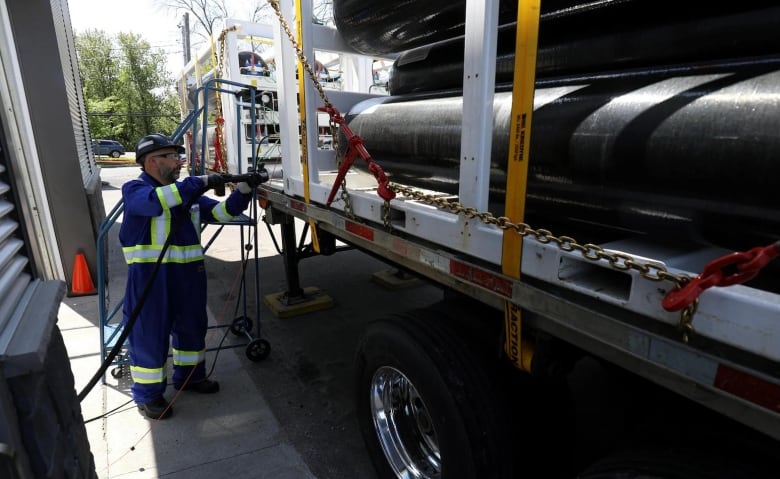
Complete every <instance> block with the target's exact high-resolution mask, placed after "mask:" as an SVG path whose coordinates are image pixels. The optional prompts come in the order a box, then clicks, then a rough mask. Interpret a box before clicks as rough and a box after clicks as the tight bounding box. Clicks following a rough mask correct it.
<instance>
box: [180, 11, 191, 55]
mask: <svg viewBox="0 0 780 479" xmlns="http://www.w3.org/2000/svg"><path fill="white" fill-rule="evenodd" d="M180 27H181V43H182V50H184V64H185V65H186V64H187V63H189V61H190V14H189V12H184V17H183V18H182V21H181V25H180Z"/></svg>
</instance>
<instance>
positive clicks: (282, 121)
mask: <svg viewBox="0 0 780 479" xmlns="http://www.w3.org/2000/svg"><path fill="white" fill-rule="evenodd" d="M281 7H282V15H284V18H285V19H292V18H293V12H292V2H281ZM288 21H289V20H288ZM273 28H274V38H275V41H274V61H275V62H276V84H277V85H278V90H277V93H278V99H279V130H280V133H281V136H282V144H281V151H282V168H283V170H284V177H285V182H284V192H285V193H287V194H301V192H300V191H293V190H292V185H293V183H291V182H290V181H289V179H301V177H302V176H303V173H302V168H301V150H300V145H299V144H298V141H297V138H298V104H297V103H296V102H295V101H294V99H295V98H296V97H297V96H298V95H297V91H298V86H297V81H296V79H295V73H296V68H297V59H298V56H297V55H296V53H295V49H294V48H293V46H292V43H290V40H289V38H287V34H286V33H285V32H284V31H282V27H281V25H280V24H279V22H274V27H273ZM290 28H294V25H290ZM290 99H292V100H293V101H288V100H290Z"/></svg>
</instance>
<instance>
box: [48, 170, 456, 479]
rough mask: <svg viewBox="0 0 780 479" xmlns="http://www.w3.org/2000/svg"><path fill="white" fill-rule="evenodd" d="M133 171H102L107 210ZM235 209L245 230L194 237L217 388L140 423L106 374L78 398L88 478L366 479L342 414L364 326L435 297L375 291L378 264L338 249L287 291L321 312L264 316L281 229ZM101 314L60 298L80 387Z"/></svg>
mask: <svg viewBox="0 0 780 479" xmlns="http://www.w3.org/2000/svg"><path fill="white" fill-rule="evenodd" d="M138 173H139V169H138V168H137V167H135V166H132V167H110V168H109V167H104V168H102V169H101V178H102V180H103V199H104V204H105V209H106V212H110V211H111V210H112V209H113V207H114V206H115V205H116V204H117V202H118V201H119V199H120V197H121V193H120V187H121V185H122V183H124V182H125V181H127V180H129V179H131V178H133V177H135V176H137V175H138ZM247 213H249V214H250V216H254V217H255V218H256V219H257V220H258V221H257V228H256V229H255V228H254V227H253V226H251V225H249V226H225V227H223V228H221V229H220V228H218V227H215V226H214V225H209V226H207V227H206V229H205V230H204V232H203V243H204V244H207V245H208V249H207V259H206V269H207V274H208V278H209V292H208V296H209V297H208V302H209V310H210V318H211V324H212V328H211V329H210V330H209V334H208V336H207V348H208V349H209V352H208V354H207V360H206V361H207V362H206V365H207V370H209V371H210V373H211V377H212V378H213V379H216V380H218V381H219V382H220V385H221V390H220V392H219V393H217V394H215V395H209V396H199V395H197V394H195V393H182V394H178V395H177V394H175V393H177V391H175V390H174V389H173V388H172V387H170V388H168V392H167V394H166V397H167V398H168V399H169V400H172V401H174V407H175V414H174V416H173V417H172V418H170V419H168V420H165V421H149V420H147V419H145V418H143V417H142V416H141V415H140V414H139V412H138V411H137V409H136V408H135V406H134V405H133V404H132V402H131V396H130V391H129V386H130V382H129V379H128V375H127V374H122V372H123V371H122V369H117V370H114V368H111V369H110V370H109V373H108V374H107V375H106V376H105V384H103V382H99V383H98V385H97V386H95V387H94V389H93V390H91V391H90V392H89V394H88V395H87V396H86V398H85V399H84V401H83V402H82V403H81V404H82V411H83V415H84V418H85V420H86V421H87V426H86V427H87V432H88V436H89V440H90V446H91V449H92V452H93V455H94V456H95V462H96V467H97V472H98V476H99V477H100V478H101V479H108V478H119V477H122V478H126V477H132V478H147V477H148V478H152V477H166V478H185V477H186V478H188V479H199V478H209V479H213V478H223V477H235V478H238V477H240V478H277V479H278V478H281V479H285V478H295V479H297V478H301V479H308V478H317V479H336V478H339V479H350V478H355V479H358V478H359V479H374V478H375V477H376V475H375V472H374V470H373V467H372V465H371V462H370V460H369V458H368V456H367V453H366V449H365V446H364V444H363V440H362V437H361V436H360V432H359V430H358V425H357V420H356V418H355V406H354V402H355V401H354V392H353V387H352V359H353V354H354V350H355V346H356V343H357V341H358V338H359V337H360V335H361V331H362V329H363V327H364V326H365V324H366V323H367V322H368V321H370V320H372V319H376V318H379V317H381V316H384V315H387V314H391V313H393V312H400V311H405V310H409V309H413V308H416V307H421V306H424V305H427V304H431V303H433V302H436V301H438V300H440V299H441V296H442V295H441V292H440V291H439V290H438V289H437V288H435V287H433V286H430V285H426V284H424V283H419V282H417V283H413V284H412V285H410V286H409V287H406V288H400V289H394V288H387V287H385V286H382V285H380V284H379V283H378V282H376V281H374V279H376V274H385V273H387V272H388V270H390V267H389V266H388V265H386V264H384V263H382V262H381V261H379V260H377V259H375V258H373V257H370V256H368V255H366V254H364V253H362V252H360V251H357V250H351V251H344V252H340V253H338V254H336V255H334V256H330V257H320V256H316V257H311V258H307V259H304V260H302V262H301V263H300V265H299V272H300V285H301V286H302V287H304V288H317V289H318V290H319V291H320V292H321V294H322V296H323V297H327V298H329V299H330V300H332V306H331V307H329V308H327V309H323V310H320V311H315V312H309V313H306V314H302V315H293V316H291V317H285V318H279V317H276V316H274V314H273V313H272V312H271V310H269V309H268V307H267V306H266V305H265V304H264V302H263V300H262V299H263V298H264V297H266V296H267V295H272V297H276V295H278V294H280V293H283V292H285V291H286V290H287V283H286V277H285V274H284V272H285V269H284V262H283V259H282V256H280V255H279V253H278V251H277V245H279V244H281V238H280V234H279V231H278V227H272V228H268V227H267V226H266V224H265V223H264V222H262V221H260V220H261V219H262V216H263V210H261V209H259V210H258V212H257V214H255V215H252V214H251V213H252V212H251V210H249V211H248V212H247ZM118 221H121V216H120V218H119V220H118ZM117 231H118V223H117V224H116V225H115V226H114V227H112V229H110V230H109V232H108V234H107V235H106V241H105V243H106V252H107V253H106V257H105V263H106V264H107V281H106V286H105V288H104V292H105V294H106V302H107V303H108V304H107V306H106V311H107V313H109V314H110V313H111V312H112V311H113V309H114V308H116V306H117V304H119V302H120V301H121V299H122V296H123V288H124V275H125V273H126V267H125V265H124V262H123V259H122V256H121V252H120V250H119V247H118V242H117V240H116V232H117ZM298 231H299V232H300V228H299V229H298ZM255 233H256V235H255ZM255 251H257V259H255V257H254V254H255ZM255 268H257V269H255ZM255 271H257V276H258V277H259V282H257V291H258V293H257V294H255V290H256V288H255V284H256V282H255V277H256V273H255ZM96 284H97V282H96ZM245 287H246V289H244V288H245ZM256 297H257V298H259V299H260V301H256ZM119 314H121V312H120V313H119ZM236 318H248V319H249V321H250V322H251V323H252V328H251V330H250V331H249V333H248V334H235V333H236V332H238V333H241V331H240V330H239V331H236V330H235V329H236V328H235V327H234V328H231V327H230V326H231V324H233V321H234V320H235V319H236ZM102 319H104V318H101V314H100V312H99V308H98V296H96V295H93V296H82V297H73V298H65V299H64V300H63V302H62V307H61V310H60V322H59V327H60V329H61V330H62V332H63V336H64V338H65V342H66V346H67V347H68V352H69V356H70V359H71V365H72V368H73V371H74V377H75V381H76V388H77V390H79V391H81V389H82V388H83V387H84V385H86V384H87V382H88V381H89V379H90V378H91V377H92V376H93V375H94V373H95V371H96V370H97V369H98V368H99V366H100V363H101V360H102V355H103V354H104V351H102V350H101V349H102V348H101V340H100V330H99V325H100V323H101V320H102ZM109 319H110V317H109ZM258 339H259V340H265V341H267V342H268V344H269V345H270V353H269V355H268V357H267V358H265V359H263V360H260V361H253V360H251V359H250V357H249V356H251V355H252V354H251V351H250V350H251V349H252V348H251V344H252V343H251V341H252V340H258ZM104 349H105V350H106V351H107V350H108V348H104ZM112 370H113V371H114V372H115V373H116V375H117V376H120V374H121V376H120V377H114V375H113V374H111V371H112ZM169 377H170V374H169Z"/></svg>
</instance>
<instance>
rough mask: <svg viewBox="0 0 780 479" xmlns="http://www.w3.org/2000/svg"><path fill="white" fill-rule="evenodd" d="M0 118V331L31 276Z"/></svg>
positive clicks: (0, 119)
mask: <svg viewBox="0 0 780 479" xmlns="http://www.w3.org/2000/svg"><path fill="white" fill-rule="evenodd" d="M6 145H7V141H6V137H5V129H4V128H3V119H2V118H0V332H2V331H3V330H4V329H5V326H6V324H7V323H8V321H9V320H10V318H11V315H12V314H13V312H14V310H15V309H16V307H17V305H18V304H19V300H20V299H21V297H22V295H23V294H24V292H25V291H26V290H27V286H28V285H29V283H30V280H31V277H30V274H29V272H28V271H27V269H28V267H27V265H28V263H29V260H28V257H27V251H26V247H25V243H24V241H23V240H24V235H23V234H22V231H21V229H20V228H19V222H18V221H17V218H16V214H17V209H16V198H15V197H14V195H13V193H14V192H13V190H12V188H11V183H12V181H11V178H10V171H9V169H8V167H7V166H8V162H9V158H8V150H7V147H6Z"/></svg>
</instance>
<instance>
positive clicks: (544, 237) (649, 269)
mask: <svg viewBox="0 0 780 479" xmlns="http://www.w3.org/2000/svg"><path fill="white" fill-rule="evenodd" d="M267 1H268V3H269V4H270V5H271V7H272V8H273V9H274V11H275V12H276V16H277V17H278V18H279V23H280V24H281V27H282V30H284V32H285V33H286V34H287V37H288V38H289V39H290V43H292V45H293V48H295V52H296V54H297V55H298V60H299V61H300V62H301V64H302V65H303V67H304V69H305V70H306V72H307V73H308V75H309V78H310V79H311V80H312V82H313V83H314V87H315V88H316V89H317V92H318V93H319V95H320V98H321V99H322V101H323V103H324V104H325V106H327V107H331V106H332V105H331V103H330V101H329V100H328V97H327V95H326V94H325V90H324V89H323V88H322V85H321V84H320V82H319V81H317V76H316V74H315V73H314V70H313V69H312V67H311V65H310V64H309V63H308V60H307V59H306V56H305V55H304V54H303V50H302V49H301V47H300V46H299V44H298V42H297V41H296V40H295V36H294V35H293V33H292V31H291V30H290V26H289V25H288V24H287V21H286V20H285V19H284V16H283V15H282V10H281V5H280V4H279V0H267ZM335 130H337V127H336V126H335V125H334V124H333V122H331V134H332V136H333V138H332V145H333V148H334V150H336V155H337V156H336V158H337V160H338V164H339V165H341V160H342V158H341V152H340V148H339V141H338V132H337V131H335ZM388 188H389V189H390V190H392V191H394V192H395V193H396V194H402V195H404V196H406V197H407V198H411V199H413V200H417V201H422V202H424V203H427V204H429V205H433V206H435V207H437V208H439V209H443V210H448V211H450V212H451V213H455V214H462V215H464V216H465V217H466V218H469V219H472V218H477V219H479V221H481V222H482V223H484V224H487V225H493V226H495V227H497V228H499V229H502V230H508V229H511V230H514V231H515V232H516V233H517V234H519V235H520V236H533V237H534V238H535V239H536V241H538V242H539V243H543V244H548V243H554V244H555V245H556V246H557V247H558V248H559V249H560V250H562V251H569V252H571V251H579V252H580V254H581V255H582V256H583V257H584V258H586V259H588V260H591V261H600V260H602V259H604V260H607V261H608V262H609V265H610V267H612V268H613V269H616V270H618V271H629V270H635V271H637V272H638V273H639V275H640V276H641V277H642V278H645V279H647V280H650V281H670V282H672V283H674V284H675V287H677V288H680V287H682V285H684V284H685V283H687V282H688V281H690V278H689V277H688V276H685V275H676V274H673V273H670V272H669V271H668V270H667V269H666V268H665V267H664V266H662V265H657V264H653V263H640V262H637V261H635V260H634V258H633V257H632V256H630V255H627V254H624V253H617V252H614V253H613V252H609V251H606V250H605V249H604V248H602V247H601V246H599V245H596V244H592V243H586V244H584V245H583V244H580V243H578V242H577V240H575V239H574V238H572V237H570V236H555V235H554V234H553V233H552V232H551V231H549V230H546V229H541V228H540V229H534V228H532V227H531V226H530V225H528V224H526V223H522V222H520V223H514V222H512V221H511V219H510V218H507V217H506V216H499V217H496V216H494V215H493V213H491V212H489V211H488V212H480V211H479V210H477V209H476V208H472V207H466V206H463V205H462V204H460V203H459V202H456V201H449V200H448V199H447V198H445V197H442V196H436V195H431V194H427V193H423V192H422V191H418V190H415V189H413V188H410V187H408V186H402V185H397V184H394V183H390V184H388ZM341 199H342V200H343V201H344V212H345V213H346V214H347V215H348V216H349V217H350V218H352V219H354V213H353V211H352V201H351V199H350V196H349V193H348V192H347V182H346V177H345V179H344V181H342V184H341ZM382 222H383V224H384V226H385V228H386V229H387V230H390V229H391V228H392V226H391V223H390V202H389V201H387V200H386V201H385V202H384V204H383V205H382ZM698 302H699V300H698V299H697V300H696V301H694V302H693V303H692V304H691V305H689V306H688V307H686V308H685V309H683V310H682V311H681V312H680V322H679V324H678V327H679V329H680V331H681V333H682V339H683V341H684V342H686V343H687V342H688V339H689V337H690V334H692V333H693V316H694V314H695V312H696V308H697V306H698Z"/></svg>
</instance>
